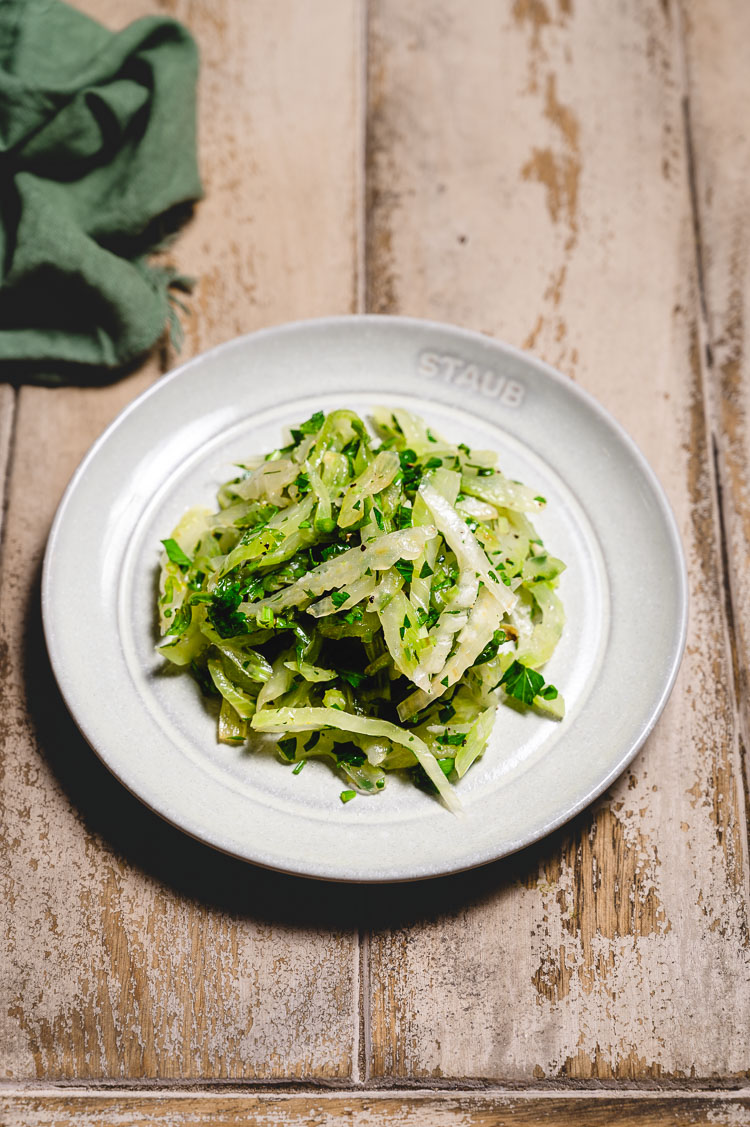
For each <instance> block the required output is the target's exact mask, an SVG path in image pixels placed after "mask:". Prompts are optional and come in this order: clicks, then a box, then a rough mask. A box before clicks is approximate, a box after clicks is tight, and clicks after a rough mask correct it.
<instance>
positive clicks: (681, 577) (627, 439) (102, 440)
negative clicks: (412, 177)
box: [40, 313, 689, 884]
mask: <svg viewBox="0 0 750 1127" xmlns="http://www.w3.org/2000/svg"><path fill="white" fill-rule="evenodd" d="M343 325H346V326H356V325H360V326H367V325H378V326H380V327H384V328H386V329H387V328H388V327H397V328H409V327H413V328H415V329H418V330H420V331H423V330H429V329H433V330H435V331H436V332H440V333H446V332H447V333H448V334H450V335H451V336H453V337H454V338H457V339H464V340H466V341H467V342H470V343H473V344H474V345H482V346H485V347H486V346H489V347H490V348H491V349H493V350H495V351H497V352H500V353H503V354H505V355H506V356H508V357H510V358H512V359H513V360H515V361H516V362H518V363H520V364H522V365H524V366H531V367H532V368H535V369H536V370H537V371H538V372H540V373H541V374H542V375H543V376H544V377H546V378H548V379H550V380H552V382H553V383H555V384H557V385H558V386H559V387H561V388H562V389H563V391H564V392H565V394H567V395H570V396H572V397H573V398H574V399H578V400H580V401H581V403H582V405H583V406H584V407H585V408H586V409H587V410H588V411H590V412H592V413H593V414H594V415H596V416H598V418H599V419H600V420H601V421H602V422H603V423H604V424H605V425H606V426H607V427H609V428H610V429H612V430H613V431H614V432H615V433H616V434H617V436H618V438H619V439H620V441H621V442H622V444H623V446H624V447H625V448H626V450H627V452H628V454H629V455H630V457H631V458H632V459H633V460H634V461H635V462H636V463H637V465H638V467H639V469H640V471H641V472H642V473H643V475H644V477H645V479H646V480H647V482H648V484H649V486H650V488H651V490H652V493H653V496H654V498H655V500H656V501H657V503H658V508H659V512H660V516H661V518H662V521H663V525H664V529H665V531H666V533H667V540H668V542H669V546H670V548H671V550H672V554H673V558H674V562H675V564H676V571H675V578H676V591H675V595H676V603H677V607H678V614H677V616H676V617H677V622H676V630H675V636H674V638H673V643H672V645H673V648H672V651H671V655H670V665H669V669H668V672H667V676H666V677H665V678H664V680H663V681H662V687H661V692H660V694H659V696H658V698H657V700H656V703H655V704H654V705H653V706H652V708H651V711H650V714H649V716H648V719H647V720H646V721H645V722H644V723H643V724H642V725H641V727H640V729H639V730H638V731H637V735H635V736H634V738H633V739H632V742H631V745H630V746H629V747H628V748H627V750H626V751H625V752H624V753H623V755H622V756H620V757H619V758H618V760H617V762H616V763H615V764H614V765H613V766H612V767H611V768H610V770H609V771H608V772H607V773H606V774H605V775H604V776H603V777H602V778H601V779H600V780H599V781H598V782H597V783H596V784H595V785H594V786H592V787H590V788H589V789H588V791H587V792H586V793H585V794H584V795H583V796H581V797H580V798H579V799H577V800H576V801H575V802H574V803H573V804H572V805H570V806H568V807H566V809H565V810H564V811H562V812H561V813H560V814H559V815H558V816H557V817H555V818H553V819H551V820H550V821H548V822H546V823H545V824H543V825H542V826H537V827H536V828H535V829H534V830H532V831H530V832H529V833H528V834H526V835H525V836H524V837H523V838H522V839H521V840H520V841H519V842H517V843H516V844H514V846H513V848H511V849H504V850H503V851H502V852H500V853H495V854H494V855H493V856H483V857H481V858H478V859H474V860H472V861H470V862H469V863H467V864H465V865H463V864H462V865H456V864H454V863H448V864H447V865H445V866H440V865H439V864H438V866H437V867H436V868H435V869H434V870H432V871H430V872H429V873H419V874H411V875H395V876H394V875H377V876H357V875H347V876H334V875H330V874H323V873H319V872H314V871H311V869H310V867H309V866H304V865H298V866H294V865H284V866H282V865H274V864H269V863H268V862H266V861H262V860H258V859H255V858H252V857H249V856H247V855H243V854H240V853H237V852H234V851H232V850H230V849H227V848H225V847H224V846H222V845H220V844H218V843H217V842H215V841H212V840H211V838H210V836H209V834H208V831H207V832H206V834H204V835H203V836H201V834H199V833H195V832H193V831H192V830H191V829H188V828H187V827H186V826H185V825H183V824H182V823H181V822H180V821H179V820H178V819H175V818H171V817H170V816H169V814H168V813H166V812H165V811H163V810H161V809H158V808H157V807H156V806H155V805H153V804H152V803H151V802H150V801H149V800H148V798H146V797H145V796H144V795H143V794H142V793H139V792H138V791H137V790H135V789H134V788H133V787H132V786H131V785H129V784H128V783H127V782H126V781H125V779H124V778H122V777H121V775H120V773H119V772H118V770H117V769H116V767H115V766H113V765H112V764H111V763H110V762H109V761H108V760H107V759H106V758H105V756H104V753H103V752H101V751H100V750H99V749H98V748H97V747H96V745H95V743H94V742H93V741H92V740H91V739H90V738H89V736H88V734H87V732H86V730H85V728H84V726H83V724H82V722H81V721H80V720H79V717H78V716H77V715H76V712H75V711H74V708H73V704H72V701H71V700H70V697H69V693H68V690H67V687H66V680H67V678H66V674H65V670H64V668H62V661H61V658H60V656H59V655H58V654H57V653H56V649H55V643H56V636H55V626H54V622H53V608H52V585H53V582H54V573H53V569H54V562H55V559H54V557H55V549H56V544H57V541H58V539H59V537H60V530H61V528H62V527H63V526H64V523H65V518H66V515H67V510H68V507H69V505H70V502H71V499H72V498H73V496H74V494H75V492H76V489H77V487H78V483H79V482H80V480H81V478H83V477H84V476H85V474H86V472H87V470H88V467H89V464H90V463H91V462H92V461H93V459H94V458H95V457H96V456H97V454H98V452H99V450H100V449H101V448H102V447H103V446H104V445H105V444H106V443H107V441H108V440H109V437H110V435H111V434H112V433H113V432H115V431H116V430H117V429H118V428H119V427H120V426H121V425H122V424H123V423H124V422H125V421H126V420H127V418H128V417H129V415H130V414H131V413H132V412H134V411H136V410H140V409H141V407H142V406H143V405H144V403H146V402H147V401H148V400H149V399H150V397H151V396H152V395H154V394H156V393H157V392H160V391H161V390H162V389H163V388H165V387H166V386H167V385H169V384H171V383H172V382H173V381H175V380H179V379H180V378H181V377H182V376H183V375H184V373H185V372H187V371H188V370H190V369H191V368H193V367H194V366H196V365H199V364H201V363H204V362H205V361H206V360H207V359H208V358H219V357H220V356H221V354H222V353H224V352H229V351H232V350H233V349H235V348H241V347H242V345H243V344H244V343H245V342H246V341H250V340H257V339H259V338H263V337H267V336H285V335H291V334H293V333H295V332H300V331H305V330H311V329H312V330H315V331H325V330H326V329H328V328H331V329H335V328H338V327H341V326H343ZM40 594H41V610H42V625H43V633H44V638H45V644H46V647H47V653H48V657H49V661H50V665H51V668H52V672H53V675H54V677H55V682H56V684H57V687H58V690H59V692H60V694H61V696H62V698H63V701H64V703H65V706H66V708H67V710H68V712H69V714H70V716H71V718H72V719H73V721H74V723H75V725H76V728H77V729H78V731H79V732H80V733H81V735H82V737H83V738H84V740H85V741H86V743H87V744H88V745H89V747H91V749H92V751H93V752H94V753H95V755H96V756H97V757H98V759H99V760H100V762H101V763H103V764H104V766H105V767H106V769H107V770H108V771H109V772H110V773H111V774H112V775H113V776H114V777H115V778H116V779H117V781H118V783H120V785H122V786H123V787H125V789H126V790H127V791H128V792H129V793H131V794H133V795H134V797H135V798H137V799H138V801H139V802H141V803H143V805H144V806H146V807H147V808H148V809H149V810H151V811H152V812H153V813H155V814H156V815H158V816H159V817H160V818H162V819H163V820H164V821H166V822H167V823H168V824H170V825H172V826H174V827H175V828H177V829H179V830H180V832H182V833H186V834H188V836H190V837H192V838H194V839H195V840H197V841H200V842H201V843H203V844H205V845H207V846H209V847H210V848H212V849H215V850H217V851H219V852H221V853H224V854H226V855H227V856H230V857H234V858H237V859H239V860H242V861H244V862H248V863H250V864H254V865H258V866H259V867H262V868H265V869H267V870H269V871H272V872H281V873H286V874H290V875H294V876H299V877H304V878H306V879H315V880H326V881H329V882H333V883H344V884H391V883H394V884H395V883H408V882H411V881H418V880H431V879H434V878H437V877H444V876H448V875H451V874H455V873H460V872H467V871H470V870H471V869H473V868H477V867H480V866H482V865H486V864H491V863H492V862H494V861H500V860H501V859H504V858H505V857H509V856H512V855H513V853H516V852H519V851H520V850H523V849H525V848H527V847H528V846H530V845H533V844H534V843H535V842H538V841H540V840H541V839H542V838H544V837H546V836H548V835H549V834H550V833H552V832H554V831H555V830H556V829H559V828H560V827H561V826H563V825H565V824H566V823H567V822H569V821H570V820H571V819H573V818H575V817H576V816H577V815H578V814H579V813H580V812H581V811H582V810H584V809H586V807H587V806H589V805H590V804H591V803H592V802H593V801H595V799H596V798H598V797H599V796H600V795H601V794H602V793H603V792H604V791H605V790H606V789H607V788H608V787H609V786H610V785H611V784H612V783H613V782H614V781H615V780H616V779H617V778H618V777H619V776H620V775H621V774H622V772H623V771H624V770H625V768H626V767H627V766H628V764H629V763H631V762H632V761H633V759H634V758H635V756H636V755H637V754H638V752H639V751H640V750H641V748H642V747H643V744H644V743H645V741H646V740H647V739H648V737H649V735H650V734H651V732H652V731H653V729H654V728H655V726H656V724H657V723H658V720H659V719H660V717H661V715H662V713H663V711H664V708H665V706H666V704H667V701H668V699H669V697H670V695H671V692H672V690H673V688H674V684H675V681H676V678H677V674H678V672H679V669H680V665H681V662H682V658H683V655H684V651H685V645H686V641H687V626H688V613H689V587H688V572H687V562H686V557H685V552H684V548H683V544H682V539H681V536H680V533H679V528H678V525H677V520H676V517H675V514H674V511H673V509H672V506H671V504H670V501H669V498H668V496H667V494H666V491H665V489H664V487H663V486H662V484H661V481H660V480H659V478H658V477H657V475H656V472H655V471H654V470H653V468H652V467H651V465H650V463H649V461H648V460H647V458H646V457H645V455H644V454H643V452H642V451H641V449H640V447H639V446H638V444H637V443H636V442H635V440H634V439H633V438H632V436H631V435H630V434H629V433H628V431H627V430H626V429H625V428H624V426H623V425H622V424H621V423H620V422H619V421H618V419H616V418H615V417H614V415H612V414H611V412H610V411H609V410H608V409H607V408H606V407H604V406H603V404H601V403H600V402H599V400H597V399H596V398H595V397H594V395H592V394H591V393H590V392H588V391H587V390H586V389H585V388H582V387H580V386H579V385H578V384H577V383H576V382H575V381H573V380H572V379H571V378H570V377H568V376H565V375H563V373H562V372H560V371H558V370H557V369H556V368H554V367H552V366H551V365H550V364H548V363H547V362H546V361H544V360H542V359H540V358H539V357H538V356H536V355H534V354H533V353H530V352H526V351H524V350H523V349H520V348H517V347H515V346H514V345H511V344H508V343H507V342H506V341H503V340H499V339H497V338H496V337H493V336H490V335H489V334H486V333H482V332H478V331H476V330H473V329H466V328H463V327H461V326H458V325H453V324H451V323H450V322H441V321H434V320H432V319H429V318H420V317H407V316H399V315H393V314H376V313H364V314H341V315H334V316H328V317H313V318H303V319H299V320H295V321H286V322H280V323H278V324H275V325H268V326H264V327H263V328H261V329H257V330H255V331H252V332H249V333H243V334H240V335H238V336H235V337H231V338H229V339H228V340H225V341H223V342H221V343H220V344H218V345H215V346H214V347H213V348H210V349H207V350H205V351H204V352H200V353H198V354H197V355H196V356H193V357H191V358H190V359H189V360H186V361H185V362H184V363H182V364H178V365H177V366H176V367H175V368H173V369H172V370H171V371H169V372H167V373H165V374H164V375H163V376H161V377H159V378H157V379H156V380H155V381H154V382H153V383H152V384H151V385H150V386H149V387H147V388H146V389H145V390H144V391H142V392H141V393H140V394H139V395H137V396H136V397H135V398H134V399H133V400H131V402H130V403H128V404H126V406H125V407H124V408H123V409H122V410H121V411H119V412H118V413H117V415H116V416H115V418H114V419H112V421H111V422H110V423H109V424H108V425H107V427H106V428H105V429H104V430H103V431H102V433H101V434H100V435H99V436H98V437H97V438H96V439H95V440H94V442H93V443H92V444H91V446H90V447H89V449H88V450H87V452H86V453H85V455H84V456H83V458H82V459H81V461H80V463H79V464H78V466H77V467H76V469H75V471H74V472H73V474H72V476H71V478H70V481H69V482H68V484H67V486H66V488H65V490H64V491H63V494H62V496H61V498H60V501H59V504H58V506H57V509H56V512H55V516H54V519H53V521H52V525H51V527H50V532H49V535H48V538H47V543H46V546H45V551H44V558H43V563H42V575H41V587H40Z"/></svg>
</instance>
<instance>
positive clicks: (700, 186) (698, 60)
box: [685, 0, 750, 782]
mask: <svg viewBox="0 0 750 1127" xmlns="http://www.w3.org/2000/svg"><path fill="white" fill-rule="evenodd" d="M685 29H686V42H687V59H688V83H689V87H688V89H689V97H690V103H689V104H690V113H689V123H690V129H691V134H692V142H693V153H694V170H695V178H696V203H697V208H698V216H699V222H700V231H701V236H702V252H703V253H702V261H703V273H704V282H705V300H706V312H707V317H708V326H707V328H708V344H709V345H710V359H709V361H708V363H707V383H708V388H709V401H710V407H711V416H712V421H713V426H714V435H715V440H716V447H717V450H716V453H717V461H718V469H719V474H720V479H721V487H722V489H721V495H722V501H723V516H724V526H725V531H726V547H727V560H728V565H729V583H730V588H731V598H732V607H733V612H734V613H733V623H732V625H733V632H734V638H735V642H736V654H735V656H736V671H735V676H736V691H737V697H738V700H739V702H740V708H741V719H742V728H743V742H744V746H745V749H747V748H748V747H750V361H749V360H748V347H747V341H746V335H747V331H748V330H747V326H748V325H750V234H749V233H748V190H747V185H748V182H750V136H748V130H747V106H748V99H749V98H750V74H749V73H748V67H747V45H748V43H749V42H750V9H749V8H748V6H747V5H746V4H735V3H732V2H731V0H720V2H718V3H706V2H702V3H697V4H690V5H687V6H686V18H685ZM748 781H749V782H750V780H748Z"/></svg>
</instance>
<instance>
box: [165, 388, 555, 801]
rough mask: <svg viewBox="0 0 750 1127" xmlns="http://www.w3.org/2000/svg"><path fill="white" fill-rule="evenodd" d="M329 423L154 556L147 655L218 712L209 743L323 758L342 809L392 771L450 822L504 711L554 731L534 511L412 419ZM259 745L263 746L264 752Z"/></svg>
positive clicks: (248, 471)
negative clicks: (260, 739) (528, 716)
mask: <svg viewBox="0 0 750 1127" xmlns="http://www.w3.org/2000/svg"><path fill="white" fill-rule="evenodd" d="M371 424H372V427H371V430H372V432H374V433H371V432H368V429H367V427H366V426H365V423H364V422H363V421H362V419H361V418H360V417H359V416H358V415H356V414H355V413H354V412H352V411H348V410H337V411H332V412H330V414H328V415H325V414H324V413H323V412H322V411H318V412H316V413H315V414H314V415H313V416H312V418H310V419H308V420H307V421H306V422H303V423H301V424H300V425H299V426H298V427H296V428H292V429H291V431H290V432H289V434H288V435H287V436H285V445H283V446H282V447H280V448H279V449H278V450H274V451H273V452H271V453H269V454H266V456H265V457H258V458H253V459H251V460H250V461H248V462H247V464H246V465H242V466H240V467H239V471H240V472H239V473H238V475H237V476H236V477H234V478H233V479H232V480H231V481H228V482H226V483H225V484H224V485H222V486H221V488H220V489H219V492H218V498H217V501H218V510H217V511H216V512H210V511H209V510H207V509H191V510H190V511H189V512H188V513H186V515H185V516H184V517H183V518H182V520H181V521H180V522H179V524H178V525H177V527H176V528H175V529H174V531H173V533H172V535H171V537H170V538H169V539H167V540H164V541H162V543H163V545H164V552H163V554H162V559H161V580H160V588H159V620H160V626H161V633H162V637H163V640H162V642H161V644H160V646H159V652H160V654H162V655H163V656H164V657H165V658H166V659H168V661H170V662H172V663H173V664H174V665H177V666H180V667H182V668H183V669H185V670H187V671H189V672H190V673H191V674H192V676H193V677H194V678H195V679H196V681H197V682H198V684H199V685H200V687H201V689H202V691H203V693H204V694H206V695H208V696H212V697H215V698H216V701H217V703H218V704H219V705H220V708H219V719H218V738H219V740H220V741H221V742H223V743H228V744H236V745H242V744H245V742H246V741H247V739H248V736H249V735H250V734H251V732H256V733H270V734H272V736H273V737H274V741H275V744H276V746H277V748H278V756H279V759H280V761H281V762H283V763H286V764H289V765H293V766H292V772H293V773H294V774H299V772H300V771H301V770H302V768H303V767H304V765H305V763H306V761H307V760H308V759H309V758H311V757H312V756H316V757H318V756H319V757H324V758H325V759H326V760H328V761H329V763H330V764H331V765H332V767H333V768H334V769H335V770H336V771H337V772H338V773H339V775H340V777H342V778H343V779H344V780H345V782H346V786H347V789H345V790H343V791H341V794H340V798H341V801H342V802H348V801H349V800H350V799H352V798H354V797H355V796H356V795H358V794H361V795H365V794H366V795H374V794H377V793H378V792H379V791H382V790H383V789H384V788H385V785H386V780H387V776H388V772H389V771H394V770H397V771H401V772H408V774H409V775H410V777H411V779H412V780H413V782H414V783H415V784H417V785H418V786H420V787H422V788H424V789H426V790H428V791H431V792H432V793H437V794H438V795H439V796H440V797H441V798H442V800H443V801H444V803H445V805H446V806H447V807H448V808H449V809H451V810H453V811H456V810H458V809H459V808H460V804H459V802H458V799H457V796H456V791H455V783H456V782H457V781H458V780H459V779H461V778H462V776H463V775H465V774H466V772H467V771H468V770H469V768H470V767H471V765H472V764H473V763H474V762H475V761H476V760H477V759H478V758H479V757H480V756H481V755H482V753H483V752H484V750H485V747H486V746H487V741H488V739H489V736H490V733H491V731H492V727H493V724H494V723H495V713H496V711H497V708H498V705H499V704H503V705H505V706H510V707H512V708H514V709H520V710H525V709H533V710H535V711H536V712H539V713H541V714H543V715H544V716H546V717H549V718H551V719H553V720H560V719H562V717H563V714H564V704H563V700H562V697H561V695H560V694H559V693H558V691H557V689H556V688H555V686H554V685H550V684H547V683H546V682H545V678H544V676H543V674H542V673H541V672H539V670H540V667H541V666H543V665H544V664H545V662H547V661H548V660H549V658H550V656H551V655H552V652H553V650H554V649H555V646H556V645H557V642H558V640H559V638H560V635H561V632H562V629H563V624H564V615H563V609H562V604H561V602H560V599H559V597H558V595H557V593H556V590H555V589H556V587H557V582H558V576H559V574H560V572H561V571H562V570H563V568H564V566H565V565H564V564H563V563H562V561H561V560H559V559H556V558H555V557H554V556H552V555H549V554H548V552H547V551H546V549H545V547H544V545H543V543H542V541H541V540H540V538H539V537H538V535H537V533H536V531H535V529H534V526H533V525H532V523H531V519H530V517H531V516H533V514H535V513H539V512H541V510H542V509H543V508H544V506H545V503H546V502H545V499H544V497H540V496H538V495H537V494H535V493H534V491H533V490H532V489H529V488H528V487H527V486H525V485H522V484H521V483H520V482H517V481H512V480H510V479H509V478H507V477H505V476H504V475H503V474H502V472H501V471H500V470H499V469H498V468H497V465H496V460H497V458H496V455H495V454H494V453H491V452H488V451H484V450H481V451H480V450H470V449H469V447H468V446H466V445H464V444H461V445H458V446H454V445H453V444H452V443H450V442H447V441H446V440H445V439H443V438H441V436H440V435H438V434H435V433H434V432H433V431H432V430H430V429H429V428H428V427H427V426H425V423H424V422H423V421H422V419H420V418H417V417H416V416H414V415H412V414H409V413H408V412H407V411H404V410H400V409H394V410H391V409H387V408H378V409H376V410H375V411H374V412H373V414H372V418H371ZM270 742H271V741H269V743H270Z"/></svg>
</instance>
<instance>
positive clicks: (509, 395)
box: [500, 380, 525, 407]
mask: <svg viewBox="0 0 750 1127" xmlns="http://www.w3.org/2000/svg"><path fill="white" fill-rule="evenodd" d="M524 390H525V388H524V387H523V385H522V384H520V383H516V381H515V380H508V384H507V386H506V388H505V391H504V392H503V394H502V395H501V396H500V402H501V403H504V404H505V406H506V407H520V406H521V404H522V403H523V393H524Z"/></svg>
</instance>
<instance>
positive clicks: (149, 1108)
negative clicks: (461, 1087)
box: [0, 1092, 750, 1127]
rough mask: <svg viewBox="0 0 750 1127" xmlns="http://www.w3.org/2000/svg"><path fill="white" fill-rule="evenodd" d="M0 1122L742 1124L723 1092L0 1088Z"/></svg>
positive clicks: (93, 1126) (323, 1126) (235, 1126)
mask: <svg viewBox="0 0 750 1127" xmlns="http://www.w3.org/2000/svg"><path fill="white" fill-rule="evenodd" d="M0 1116H1V1117H2V1119H1V1121H2V1123H3V1127H152V1125H153V1127H159V1125H161V1124H165V1125H167V1124H168V1125H169V1127H204V1125H205V1127H297V1125H300V1127H302V1125H304V1127H390V1125H393V1127H510V1125H511V1124H512V1125H513V1127H538V1125H539V1124H546V1125H548V1127H747V1125H748V1124H750V1096H748V1094H747V1093H744V1094H731V1095H730V1094H725V1095H718V1094H717V1095H714V1096H710V1097H706V1096H702V1095H695V1096H687V1095H673V1096H664V1095H656V1094H650V1095H636V1096H633V1095H631V1096H629V1097H617V1096H612V1095H611V1094H604V1093H602V1094H601V1095H600V1096H596V1097H594V1096H582V1095H570V1096H567V1097H566V1096H561V1095H547V1096H544V1095H540V1094H538V1093H535V1094H529V1095H528V1096H524V1095H508V1094H502V1095H501V1094H476V1093H474V1094H472V1093H466V1092H461V1093H459V1092H443V1093H425V1092H410V1093H398V1094H391V1093H362V1094H356V1095H353V1094H349V1093H347V1094H338V1093H336V1094H334V1093H323V1092H321V1093H319V1094H317V1095H312V1096H310V1095H288V1096H284V1095H278V1094H268V1095H241V1094H236V1095H214V1094H211V1095H209V1094H205V1095H196V1094H193V1093H185V1094H183V1095H179V1096H175V1095H167V1094H159V1095H144V1094H138V1095H124V1094H118V1095H111V1094H106V1093H100V1094H96V1095H94V1094H88V1095H86V1094H76V1095H61V1094H59V1093H58V1094H43V1095H42V1094H40V1095H25V1096H24V1095H21V1096H6V1097H4V1098H0Z"/></svg>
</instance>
